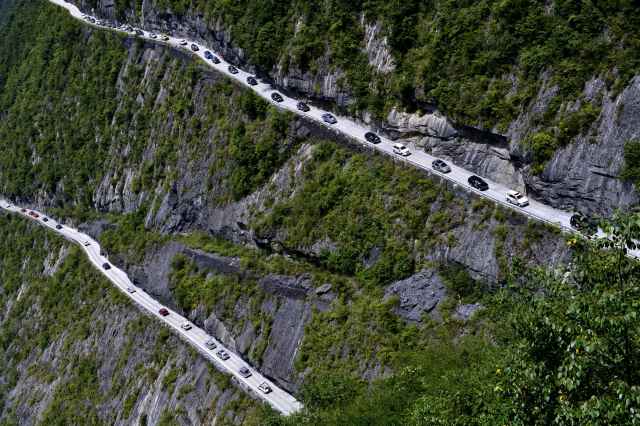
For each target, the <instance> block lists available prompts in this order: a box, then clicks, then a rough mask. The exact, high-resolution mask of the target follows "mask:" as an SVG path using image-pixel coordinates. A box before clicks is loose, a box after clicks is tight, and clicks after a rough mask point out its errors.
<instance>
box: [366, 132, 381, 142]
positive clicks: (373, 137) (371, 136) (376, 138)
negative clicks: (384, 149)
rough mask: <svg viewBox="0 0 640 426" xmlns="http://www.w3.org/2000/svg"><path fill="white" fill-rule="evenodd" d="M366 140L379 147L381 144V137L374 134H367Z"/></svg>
mask: <svg viewBox="0 0 640 426" xmlns="http://www.w3.org/2000/svg"><path fill="white" fill-rule="evenodd" d="M364 138H365V139H366V140H367V142H369V143H372V144H374V145H377V144H379V143H380V136H378V135H376V134H375V133H373V132H367V133H365V134H364Z"/></svg>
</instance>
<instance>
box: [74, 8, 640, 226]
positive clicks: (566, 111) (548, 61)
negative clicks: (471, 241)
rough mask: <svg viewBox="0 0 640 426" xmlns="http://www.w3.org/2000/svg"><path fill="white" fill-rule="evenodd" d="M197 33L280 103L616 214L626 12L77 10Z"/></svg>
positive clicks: (635, 38)
mask: <svg viewBox="0 0 640 426" xmlns="http://www.w3.org/2000/svg"><path fill="white" fill-rule="evenodd" d="M77 3H78V4H80V5H81V6H82V7H84V8H85V9H86V10H95V12H96V13H98V14H100V15H102V16H104V17H109V18H111V19H118V20H127V21H128V22H131V23H134V24H139V25H143V26H144V27H145V28H148V29H157V30H161V31H166V32H172V33H174V34H176V35H180V34H183V35H189V37H191V38H193V39H199V40H202V41H203V42H205V43H207V44H208V45H210V46H212V47H214V48H215V49H217V50H218V51H220V52H221V53H223V54H224V56H225V58H226V59H227V60H230V61H232V62H236V63H239V64H242V65H244V66H247V67H248V68H249V69H254V70H255V71H257V72H258V73H259V74H261V75H264V76H266V77H268V78H270V79H272V80H273V82H274V83H275V84H277V85H278V86H280V87H282V88H283V89H286V90H291V91H294V92H299V95H300V96H302V97H308V98H311V99H314V100H317V101H319V102H328V103H330V104H334V105H335V107H336V108H337V109H339V110H348V111H349V112H351V113H352V114H354V115H355V116H357V117H361V118H362V119H363V120H365V121H367V122H368V121H372V124H373V125H374V126H377V127H379V128H380V129H381V130H383V131H385V132H386V133H388V134H389V135H390V136H392V137H401V138H405V139H406V140H407V142H411V143H414V144H415V145H416V146H418V147H424V148H425V149H427V150H429V151H432V152H434V153H436V154H437V155H439V156H442V157H444V158H448V159H451V160H452V161H454V162H455V163H457V164H460V165H463V166H464V167H467V168H469V169H472V170H474V171H476V172H478V173H481V174H484V175H486V176H488V177H490V178H492V179H495V180H497V181H501V182H504V183H506V184H509V185H511V186H514V187H516V188H519V189H525V188H526V189H527V190H528V191H529V192H530V193H531V195H533V196H535V197H536V198H537V199H540V200H543V201H544V202H546V203H549V204H552V205H554V206H557V207H560V208H565V209H576V210H579V211H583V212H585V213H595V214H599V215H607V216H608V215H610V214H611V213H612V211H613V210H614V209H616V208H619V207H620V208H628V207H629V206H632V205H635V204H637V202H638V195H637V192H636V190H635V188H634V186H633V184H632V183H631V182H629V181H626V180H624V179H621V178H620V172H621V170H622V168H623V163H624V146H625V144H627V143H628V142H631V141H633V140H635V139H638V138H639V137H640V133H639V131H638V128H639V126H638V116H640V109H639V108H640V107H639V106H638V105H639V101H638V99H639V93H640V92H639V90H640V79H639V77H638V70H639V69H640V55H639V54H638V52H640V30H638V28H640V13H639V12H638V8H637V5H636V4H634V2H632V1H618V2H595V3H594V2H576V1H572V0H554V1H552V2H548V3H541V2H537V1H520V0H513V1H511V0H510V1H502V0H501V1H493V0H484V1H480V2H458V1H427V2H425V1H420V0H415V1H414V0H412V1H392V2H389V1H377V0H374V1H366V2H363V1H353V2H346V3H345V2H340V1H333V0H332V1H325V2H322V4H321V5H318V6H317V7H314V6H312V4H311V3H309V2H304V1H299V0H296V1H278V2H274V1H271V0H261V1H259V2H257V3H256V2H251V3H243V2H235V3H234V2H231V3H230V2H225V1H217V0H216V1H183V0H144V1H142V2H139V1H112V0H100V1H95V0H94V1H91V0H79V1H77Z"/></svg>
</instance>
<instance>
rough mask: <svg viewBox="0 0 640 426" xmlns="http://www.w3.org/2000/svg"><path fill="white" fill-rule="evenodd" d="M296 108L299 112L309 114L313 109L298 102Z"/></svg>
mask: <svg viewBox="0 0 640 426" xmlns="http://www.w3.org/2000/svg"><path fill="white" fill-rule="evenodd" d="M296 108H298V110H300V111H302V112H309V110H310V109H311V108H309V105H307V104H305V103H304V102H298V104H297V105H296Z"/></svg>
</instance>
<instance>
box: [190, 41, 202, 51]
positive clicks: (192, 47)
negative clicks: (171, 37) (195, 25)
mask: <svg viewBox="0 0 640 426" xmlns="http://www.w3.org/2000/svg"><path fill="white" fill-rule="evenodd" d="M191 50H193V51H194V52H197V51H198V50H200V48H199V47H198V45H197V44H195V43H191Z"/></svg>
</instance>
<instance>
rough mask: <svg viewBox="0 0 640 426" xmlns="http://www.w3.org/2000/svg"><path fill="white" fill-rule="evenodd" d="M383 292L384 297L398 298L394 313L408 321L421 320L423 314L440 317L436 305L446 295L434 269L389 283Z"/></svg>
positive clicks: (423, 316) (434, 317) (435, 317)
mask: <svg viewBox="0 0 640 426" xmlns="http://www.w3.org/2000/svg"><path fill="white" fill-rule="evenodd" d="M384 294H385V298H386V299H388V298H390V297H397V298H398V306H397V307H396V308H395V312H396V314H398V315H399V316H401V317H402V318H404V319H405V320H407V321H410V322H421V321H422V320H423V319H424V318H425V315H428V316H429V317H431V318H433V319H439V318H440V313H439V312H438V311H437V306H438V303H440V302H441V301H442V300H444V298H445V297H446V295H447V290H446V288H445V285H444V283H443V282H442V279H441V278H440V277H439V276H438V274H437V272H436V271H435V270H428V269H425V270H422V271H420V272H418V273H417V274H414V275H412V276H410V277H409V278H406V279H404V280H400V281H396V282H395V283H393V284H391V285H389V286H388V287H387V288H386V289H385V292H384Z"/></svg>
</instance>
